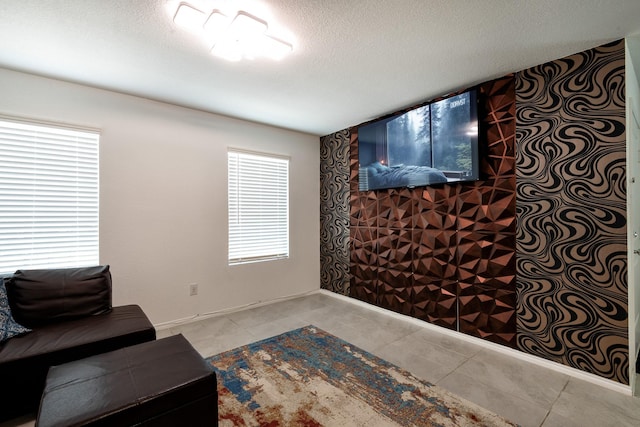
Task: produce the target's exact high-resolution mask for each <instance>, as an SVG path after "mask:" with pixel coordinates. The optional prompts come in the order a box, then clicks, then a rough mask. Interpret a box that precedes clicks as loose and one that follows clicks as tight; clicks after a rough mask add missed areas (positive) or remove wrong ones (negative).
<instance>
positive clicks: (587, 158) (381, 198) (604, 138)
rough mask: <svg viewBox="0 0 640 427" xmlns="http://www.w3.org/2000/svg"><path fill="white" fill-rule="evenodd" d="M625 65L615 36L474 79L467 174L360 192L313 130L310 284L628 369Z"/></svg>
mask: <svg viewBox="0 0 640 427" xmlns="http://www.w3.org/2000/svg"><path fill="white" fill-rule="evenodd" d="M624 78H625V74H624V41H618V42H614V43H611V44H608V45H605V46H601V47H598V48H595V49H591V50H589V51H586V52H583V53H580V54H577V55H572V56H570V57H568V58H564V59H560V60H557V61H552V62H549V63H547V64H543V65H540V66H538V67H533V68H531V69H528V70H525V71H522V72H519V73H517V74H515V75H510V76H506V77H504V78H500V79H497V80H493V81H490V82H486V83H483V84H481V85H479V86H478V87H479V89H480V93H481V97H480V99H481V106H480V114H481V116H480V117H481V120H482V126H481V129H480V131H481V135H483V140H484V141H485V144H486V153H485V155H484V156H483V159H482V163H481V170H482V173H483V177H482V179H481V180H480V181H477V182H476V183H471V184H457V185H447V184H445V185H441V186H433V187H422V188H417V189H390V190H381V191H368V192H359V191H358V167H357V166H358V154H357V147H358V145H357V127H353V128H351V129H347V130H343V131H340V132H337V133H335V134H332V135H327V136H325V137H323V138H322V139H321V142H322V148H321V153H322V156H321V187H322V191H321V206H322V208H321V223H322V224H323V225H322V240H321V253H326V254H327V255H326V256H324V257H323V258H322V260H321V270H322V272H323V273H322V277H321V286H322V288H324V289H328V290H331V291H334V292H337V293H341V294H344V295H349V296H351V297H354V298H357V299H360V300H363V301H366V302H369V303H371V304H375V305H378V306H380V307H383V308H387V309H390V310H393V311H396V312H398V313H402V314H406V315H409V316H412V317H416V318H419V319H422V320H425V321H427V322H430V323H433V324H436V325H440V326H443V327H446V328H449V329H453V330H457V331H460V332H463V333H466V334H469V335H473V336H476V337H480V338H483V339H487V340H490V341H493V342H496V343H500V344H503V345H506V346H509V347H512V348H517V349H519V350H521V351H523V352H526V353H530V354H534V355H536V356H540V357H543V358H546V359H550V360H553V361H556V362H558V363H562V364H565V365H568V366H571V367H574V368H578V369H581V370H583V371H586V372H590V373H593V374H597V375H600V376H602V377H604V378H608V379H612V380H615V381H618V382H620V383H623V384H628V383H629V375H628V339H627V290H626V289H627V283H626V280H627V275H626V219H625V215H626V210H625V209H626V193H625V178H626V177H625V170H624V166H625V143H626V141H625V138H626V134H625V122H624V117H625V108H624V107H625V106H624V104H625V101H624ZM347 136H348V137H349V140H348V141H347ZM347 144H348V149H347ZM347 150H348V153H347V152H346V151H347ZM347 155H348V156H349V157H348V158H349V162H350V163H349V164H350V168H349V173H350V175H349V177H348V182H345V178H346V168H345V165H344V163H345V159H346V157H347ZM334 166H337V167H334ZM347 191H348V194H349V202H348V205H347V206H345V205H344V203H345V195H346V194H347ZM338 206H340V208H337V207H338ZM346 208H348V214H347V213H346V212H347V211H346ZM347 234H348V235H349V250H348V251H347V253H345V251H335V250H333V247H332V246H330V245H327V242H330V244H331V245H333V246H336V245H338V246H339V247H344V244H343V243H342V242H343V240H344V236H345V235H347ZM347 264H348V265H349V272H348V275H347V277H345V274H346V273H345V268H346V265H347ZM347 283H348V285H347Z"/></svg>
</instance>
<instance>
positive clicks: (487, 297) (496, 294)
mask: <svg viewBox="0 0 640 427" xmlns="http://www.w3.org/2000/svg"><path fill="white" fill-rule="evenodd" d="M458 289H459V290H458V292H459V297H458V299H459V304H460V305H459V322H460V332H464V333H467V334H469V335H474V336H476V337H479V338H483V339H486V340H489V341H493V342H496V343H498V344H503V345H506V346H509V347H514V348H515V347H516V329H515V324H516V310H515V306H516V292H515V289H513V288H512V289H501V288H495V287H493V286H485V285H479V284H478V283H474V282H459V283H458Z"/></svg>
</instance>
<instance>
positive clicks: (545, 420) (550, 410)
mask: <svg viewBox="0 0 640 427" xmlns="http://www.w3.org/2000/svg"><path fill="white" fill-rule="evenodd" d="M569 381H571V378H567V382H565V383H564V386H563V387H562V390H560V393H558V395H557V396H556V398H555V399H554V400H553V402H552V403H551V405H550V406H549V411H547V415H545V416H544V419H543V420H542V423H540V427H542V426H543V425H544V423H545V422H547V418H549V415H551V413H552V412H553V407H554V406H555V404H556V402H557V401H558V399H560V396H562V393H564V391H565V390H566V389H567V386H568V385H569Z"/></svg>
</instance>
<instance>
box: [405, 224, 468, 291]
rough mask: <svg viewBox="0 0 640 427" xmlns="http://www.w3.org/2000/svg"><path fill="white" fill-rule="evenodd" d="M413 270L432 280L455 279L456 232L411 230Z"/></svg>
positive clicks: (456, 272) (456, 270)
mask: <svg viewBox="0 0 640 427" xmlns="http://www.w3.org/2000/svg"><path fill="white" fill-rule="evenodd" d="M412 264H413V272H414V273H415V274H417V275H421V276H424V277H429V278H431V279H432V280H442V279H444V280H453V281H455V280H457V279H458V269H457V260H456V232H455V231H452V230H413V263H412Z"/></svg>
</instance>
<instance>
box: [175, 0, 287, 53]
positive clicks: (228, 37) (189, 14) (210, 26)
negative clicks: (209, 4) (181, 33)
mask: <svg viewBox="0 0 640 427" xmlns="http://www.w3.org/2000/svg"><path fill="white" fill-rule="evenodd" d="M173 21H174V22H175V23H176V25H178V26H180V27H181V28H184V29H186V30H188V31H190V32H192V33H195V34H198V35H199V36H201V37H202V38H203V39H204V40H205V41H206V42H207V43H208V44H209V45H210V46H211V53H212V54H213V55H215V56H218V57H221V58H224V59H227V60H229V61H239V60H241V59H243V58H245V59H255V58H258V57H267V58H271V59H273V60H280V59H282V58H284V57H285V56H286V55H288V54H290V53H291V52H293V45H292V44H291V43H289V42H287V41H284V40H282V39H280V38H278V37H275V36H274V35H272V34H269V33H268V30H269V25H268V24H267V21H265V20H263V19H260V18H258V17H256V16H254V15H252V14H250V13H248V12H245V11H243V10H240V11H237V12H236V13H235V15H234V16H231V17H229V16H228V15H225V14H224V13H222V12H221V11H220V10H218V9H213V10H212V11H210V12H208V13H207V12H203V11H201V10H199V9H197V8H195V7H193V6H191V5H190V4H188V3H185V2H182V3H180V5H179V6H178V9H177V10H176V13H175V15H174V17H173Z"/></svg>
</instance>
